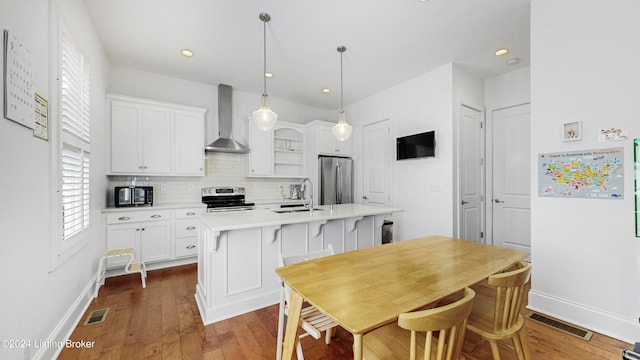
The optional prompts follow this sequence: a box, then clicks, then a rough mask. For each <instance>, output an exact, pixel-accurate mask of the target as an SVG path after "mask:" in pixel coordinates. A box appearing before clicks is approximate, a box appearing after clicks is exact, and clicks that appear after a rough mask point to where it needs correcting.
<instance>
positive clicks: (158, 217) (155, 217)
mask: <svg viewBox="0 0 640 360" xmlns="http://www.w3.org/2000/svg"><path fill="white" fill-rule="evenodd" d="M161 217H162V215H151V218H152V219H160V218H161Z"/></svg>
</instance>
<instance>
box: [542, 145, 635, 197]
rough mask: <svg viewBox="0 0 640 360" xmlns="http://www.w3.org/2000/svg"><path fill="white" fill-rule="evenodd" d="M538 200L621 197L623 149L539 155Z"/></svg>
mask: <svg viewBox="0 0 640 360" xmlns="http://www.w3.org/2000/svg"><path fill="white" fill-rule="evenodd" d="M538 189H539V192H538V193H539V195H540V196H541V197H565V198H592V199H622V198H624V148H622V147H618V148H610V149H597V150H582V151H570V152H559V153H549V154H540V155H538Z"/></svg>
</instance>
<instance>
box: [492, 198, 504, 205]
mask: <svg viewBox="0 0 640 360" xmlns="http://www.w3.org/2000/svg"><path fill="white" fill-rule="evenodd" d="M493 202H494V203H496V204H502V203H503V202H504V200H500V199H493Z"/></svg>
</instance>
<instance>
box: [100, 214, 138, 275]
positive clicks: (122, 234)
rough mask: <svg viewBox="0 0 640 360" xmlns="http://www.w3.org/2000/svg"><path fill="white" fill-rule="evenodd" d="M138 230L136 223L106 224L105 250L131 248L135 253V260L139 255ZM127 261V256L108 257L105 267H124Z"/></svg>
mask: <svg viewBox="0 0 640 360" xmlns="http://www.w3.org/2000/svg"><path fill="white" fill-rule="evenodd" d="M139 232H140V229H139V226H138V224H122V225H109V226H107V250H114V249H123V248H133V249H134V250H135V253H136V260H138V259H139V256H140V253H139V251H138V246H137V238H138V233H139ZM128 261H129V257H126V256H123V257H120V258H113V259H108V261H107V267H109V268H112V267H124V266H125V265H127V262H128Z"/></svg>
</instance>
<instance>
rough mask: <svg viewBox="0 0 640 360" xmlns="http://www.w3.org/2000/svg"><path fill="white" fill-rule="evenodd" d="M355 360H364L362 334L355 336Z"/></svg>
mask: <svg viewBox="0 0 640 360" xmlns="http://www.w3.org/2000/svg"><path fill="white" fill-rule="evenodd" d="M353 360H362V334H353Z"/></svg>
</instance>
